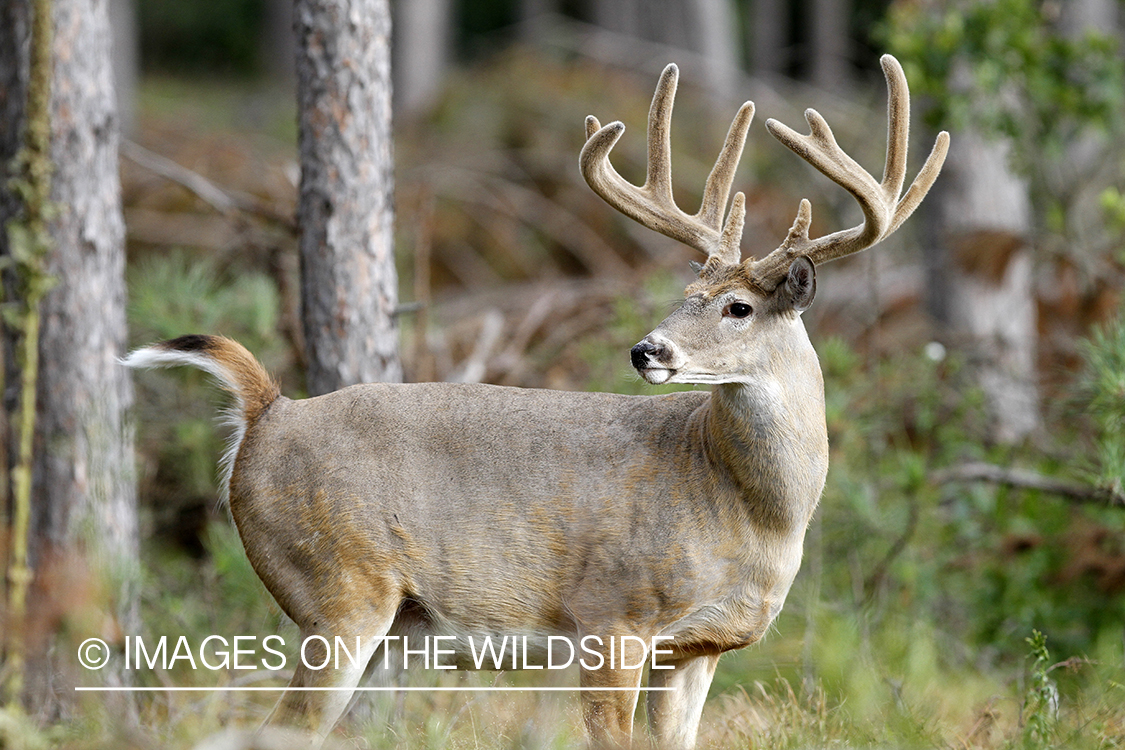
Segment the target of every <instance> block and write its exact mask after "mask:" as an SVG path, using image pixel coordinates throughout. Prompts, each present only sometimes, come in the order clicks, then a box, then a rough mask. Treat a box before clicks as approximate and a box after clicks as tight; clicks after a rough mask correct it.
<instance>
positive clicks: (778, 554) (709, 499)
mask: <svg viewBox="0 0 1125 750" xmlns="http://www.w3.org/2000/svg"><path fill="white" fill-rule="evenodd" d="M882 65H883V71H884V73H885V75H886V79H887V85H888V88H889V107H888V109H889V118H888V119H889V130H890V133H889V137H888V144H887V163H886V171H885V174H884V177H883V180H882V182H879V181H876V180H875V179H874V178H873V177H872V176H871V175H870V174H868V173H867V172H866V171H865V170H864V169H863V168H861V167H860V166H859V165H858V164H856V162H855V161H853V160H852V159H851V158H850V157H848V156H847V155H846V154H845V153H844V152H843V151H842V150H841V149H840V147H839V146H838V145H837V144H836V141H835V139H834V138H833V135H832V132H831V131H830V130H829V128H828V125H827V124H826V123H825V121H824V119H823V118H821V116H820V115H819V114H817V113H816V112H815V111H813V110H811V109H810V110H808V111H807V112H806V115H805V117H806V119H807V120H808V123H809V126H810V127H811V131H812V132H811V135H807V136H804V135H799V134H797V133H796V132H794V131H793V130H790V129H789V128H787V127H786V126H784V125H782V124H780V123H778V122H775V121H773V120H769V121H767V122H766V127H767V128H768V129H769V131H770V132H771V133H773V135H774V136H776V137H777V138H778V139H779V140H780V141H781V142H782V143H784V144H785V145H786V146H788V147H789V148H791V149H792V150H793V151H795V152H796V153H797V154H798V155H800V156H801V157H802V158H804V159H805V160H807V161H808V162H809V163H811V164H812V165H813V166H815V167H816V168H817V169H819V170H820V171H821V172H823V173H824V174H825V175H827V176H828V177H829V178H831V179H832V180H834V181H835V182H837V183H839V184H840V185H841V186H842V187H843V188H845V189H846V190H848V191H849V192H850V193H852V195H854V196H855V198H856V199H857V200H858V201H859V204H860V206H861V207H862V209H863V216H864V219H863V223H862V224H860V225H859V226H857V227H854V228H852V229H847V230H844V231H840V232H836V233H834V234H830V235H828V236H825V237H821V238H819V239H810V238H809V234H808V232H809V223H810V218H811V215H810V207H809V203H808V201H801V204H800V208H799V209H798V211H797V219H796V221H795V222H794V224H793V227H792V229H790V230H789V234H788V236H787V237H786V238H785V240H784V241H783V242H782V243H781V246H780V247H778V248H777V249H776V250H774V251H773V252H772V253H770V254H769V255H767V256H766V257H764V258H762V259H760V260H754V259H747V260H742V258H741V252H740V249H739V243H740V237H741V233H742V226H743V220H744V214H745V199H744V197H743V194H742V193H737V194H736V195H735V196H734V199H733V201H732V202H731V207H730V211H729V213H727V214H726V220H725V221H724V213H725V211H726V207H727V202H728V196H729V193H730V189H731V183H732V181H733V179H734V174H735V170H736V167H737V165H738V161H739V158H740V155H741V152H742V147H743V143H744V141H745V138H746V132H747V129H748V128H749V126H750V121H751V118H752V117H753V113H754V108H753V105H752V104H751V103H750V102H747V103H746V104H744V105H743V106H742V108H741V109H740V110H739V112H738V114H737V116H736V117H735V119H734V123H733V125H732V126H731V128H730V132H729V134H728V135H727V139H726V143H725V145H724V146H723V149H722V152H721V154H720V155H719V158H718V161H717V162H716V164H715V167H714V170H713V171H712V172H711V175H710V177H709V178H708V179H707V184H706V189H705V191H704V195H703V205H702V208H700V210H699V212H698V213H697V214H695V215H693V216H689V215H687V214H686V213H684V212H683V211H681V210H680V209H679V208H677V206H676V204H675V203H674V202H673V200H672V184H671V180H672V177H671V166H670V164H669V154H670V148H669V123H670V120H671V115H672V100H673V97H674V95H675V91H676V79H677V75H678V73H677V69H676V67H675V66H674V65H669V66H668V67H667V68H666V69H665V70H664V73H663V75H662V76H661V77H660V82H659V84H658V85H657V89H656V95H655V96H654V98H653V101H652V109H651V110H650V112H649V122H648V175H647V179H646V181H645V184H644V186H642V187H636V186H634V185H632V184H630V183H628V182H627V181H625V180H624V179H622V178H621V176H620V175H618V174H617V172H616V171H614V169H613V167H612V166H610V164H609V160H608V155H609V152H610V149H612V148H613V145H614V144H615V143H616V142H617V140H618V139H619V138H620V137H621V134H622V132H623V131H624V126H623V125H622V124H621V123H620V122H614V123H610V124H609V125H606V126H605V127H602V126H601V125H600V124H599V123H598V121H597V120H596V119H595V118H593V117H590V118H588V119H587V120H586V136H587V141H586V145H585V147H584V148H583V149H582V155H581V169H582V174H583V175H584V176H585V178H586V180H587V182H589V184H590V186H591V187H592V188H593V189H594V191H595V192H597V193H598V195H600V196H602V198H604V199H605V200H606V201H607V202H609V203H610V205H612V206H614V207H616V208H617V209H619V210H620V211H622V212H624V213H625V214H627V215H628V216H630V217H632V218H633V219H636V220H637V221H639V222H640V223H641V224H643V225H645V226H647V227H651V228H652V229H655V230H657V231H659V232H662V233H664V234H666V235H668V236H669V237H673V238H675V239H677V240H680V241H681V242H683V243H685V244H687V245H689V246H691V247H693V248H695V249H696V250H698V251H700V252H701V253H703V254H704V256H705V257H706V261H705V262H704V263H703V264H702V265H700V266H698V279H697V280H696V281H695V282H694V283H692V284H691V285H690V286H689V287H688V288H687V291H686V293H685V296H686V299H685V300H684V302H683V304H682V306H681V307H680V308H679V309H678V310H677V311H676V312H674V313H672V314H671V315H670V316H669V317H668V318H667V319H666V320H665V321H664V322H663V323H661V324H660V325H659V326H658V327H657V328H656V330H654V331H653V332H652V333H650V334H648V335H647V336H645V337H644V339H643V340H642V341H641V342H640V343H639V344H637V345H636V346H635V347H633V350H632V362H633V366H634V367H635V368H636V369H637V371H638V372H639V373H640V375H641V376H642V377H643V378H644V379H645V380H647V381H648V382H650V383H707V384H711V385H712V386H713V388H712V389H711V390H710V392H699V391H696V392H689V393H675V394H670V395H661V396H622V395H614V394H608V393H564V392H555V391H545V390H526V389H519V388H504V387H498V386H490V385H454V384H444V383H420V384H413V385H388V384H378V383H375V384H370V385H358V386H354V387H351V388H345V389H343V390H341V391H338V392H336V393H331V394H328V395H325V396H320V397H317V398H310V399H307V400H303V401H291V400H289V399H288V398H285V397H284V396H282V395H280V393H279V391H278V388H277V386H276V385H275V384H274V383H273V381H272V380H271V379H270V377H269V375H268V374H267V373H266V372H265V371H264V370H263V368H262V366H261V365H260V364H259V363H258V362H257V361H256V360H255V359H254V358H253V357H252V356H251V355H250V354H249V353H248V352H247V351H246V350H245V349H244V348H243V347H242V346H240V345H239V344H237V343H235V342H233V341H230V340H228V339H224V338H218V337H214V336H185V337H183V338H179V339H175V340H172V341H166V342H163V343H159V344H154V345H152V346H149V347H145V348H143V349H139V350H137V351H135V352H133V353H132V354H131V355H130V356H129V357H128V358H127V360H125V361H126V364H128V365H130V366H133V367H151V366H170V365H180V364H186V365H194V366H196V367H199V368H201V369H203V370H206V371H207V372H209V373H211V374H212V375H213V376H215V377H216V378H217V379H218V380H219V381H220V382H221V383H222V385H223V386H224V387H225V388H227V389H228V390H229V391H230V392H231V393H232V394H234V397H235V399H236V400H237V407H236V410H235V412H234V416H235V423H236V432H235V435H234V440H233V443H232V445H231V449H230V451H229V452H228V453H227V455H226V457H225V458H224V467H225V473H226V480H227V483H228V486H229V497H230V510H231V513H232V515H233V516H234V521H235V523H236V524H237V526H238V531H239V534H240V535H241V537H242V542H243V544H244V545H245V547H246V554H247V556H248V557H249V559H250V562H251V563H252V564H253V566H254V569H255V570H256V571H257V573H258V575H259V576H261V578H262V581H263V582H264V583H265V585H266V587H267V588H268V589H269V591H270V592H271V593H272V594H273V596H274V598H276V599H277V602H278V604H280V605H281V608H282V609H283V610H284V611H285V613H286V614H287V615H289V617H291V618H292V619H293V621H294V622H296V624H297V625H298V626H299V627H300V631H301V635H302V637H303V638H309V637H311V636H318V635H319V636H323V637H325V638H326V639H327V640H328V642H333V639H334V638H335V637H336V636H340V637H342V638H343V639H344V641H345V642H346V643H348V644H352V643H354V642H355V638H356V637H359V638H361V643H362V644H363V648H362V654H361V658H360V659H359V663H358V664H353V663H351V662H347V661H345V662H343V663H341V667H340V668H339V669H335V668H331V666H329V667H328V668H325V669H319V670H317V669H312V668H309V667H307V666H305V665H303V664H302V665H300V666H298V667H297V669H296V672H295V674H294V675H293V679H292V682H291V683H290V689H289V690H287V691H286V692H285V693H284V694H283V696H282V698H281V700H280V701H279V703H278V705H277V707H276V708H275V710H274V712H273V714H272V715H271V716H270V718H269V719H268V721H269V722H271V723H282V724H298V725H304V726H308V727H310V728H312V729H313V730H314V731H315V732H318V733H319V734H320V735H321V736H323V735H325V734H327V733H328V732H329V731H330V730H331V728H332V727H333V725H334V724H335V722H336V721H337V719H338V718H339V716H340V714H341V713H342V712H343V710H344V709H345V707H346V706H347V704H348V702H349V700H350V698H351V693H352V690H353V689H354V688H355V686H356V685H357V683H358V682H359V680H360V679H361V677H362V674H363V671H364V667H363V664H364V663H366V662H367V660H368V659H370V657H371V656H372V655H373V654H374V652H375V650H376V648H377V647H378V645H379V643H380V638H381V637H383V636H385V635H387V634H388V633H391V634H406V635H407V636H409V637H410V638H412V639H414V638H416V639H419V640H418V641H417V643H421V640H420V639H421V638H422V637H423V636H424V635H427V634H428V635H438V636H447V639H446V640H444V641H442V648H444V649H453V650H454V651H455V654H454V655H452V656H446V657H445V658H446V660H447V661H448V662H449V663H454V662H456V663H457V664H458V666H459V667H472V666H474V665H473V664H472V663H471V662H472V661H473V655H474V654H473V651H472V649H471V647H470V640H469V639H470V637H472V638H473V639H475V641H474V643H476V644H478V645H479V644H480V643H481V642H482V640H483V639H484V638H485V637H487V636H491V637H492V638H493V639H494V643H499V642H500V639H502V638H503V637H504V636H509V637H512V638H513V641H514V640H515V639H519V638H523V637H526V638H527V643H528V648H529V652H528V654H526V655H524V656H521V658H525V657H526V658H528V659H529V660H530V661H531V662H532V663H535V662H536V661H538V662H540V663H541V662H542V660H543V659H544V658H545V657H546V655H547V654H546V653H545V652H546V647H547V646H548V645H551V644H554V645H555V646H558V645H560V641H561V640H562V639H561V638H559V637H565V638H566V639H569V643H570V646H571V647H572V648H574V649H575V650H576V651H577V652H578V653H579V654H581V655H584V656H587V658H586V659H585V660H584V664H583V665H582V666H581V668H580V675H581V676H580V686H581V687H582V688H583V691H582V693H581V701H582V709H583V715H584V719H585V724H586V729H587V732H588V735H589V738H590V741H591V742H592V744H594V745H597V746H622V745H628V744H629V741H630V737H631V733H632V724H633V713H634V709H635V707H636V702H637V696H638V689H639V688H640V686H641V683H642V678H643V674H644V672H645V669H646V666H647V664H646V657H647V659H648V660H649V661H655V664H656V666H658V667H665V668H663V669H661V668H653V669H650V670H649V679H648V684H649V687H650V688H672V689H671V690H653V691H650V692H648V694H647V702H648V720H649V723H650V727H651V731H652V734H653V736H654V741H655V743H656V744H657V745H658V746H660V747H690V746H692V745H693V743H694V741H695V735H696V730H697V728H698V725H699V720H700V715H701V713H702V711H703V702H704V699H705V697H706V695H707V689H708V685H709V684H710V682H711V678H712V675H713V674H714V671H715V665H716V664H717V663H718V660H719V656H720V655H721V654H722V653H723V652H724V651H729V650H731V649H736V648H742V647H743V646H747V645H749V644H751V643H754V642H756V641H757V640H758V639H760V638H761V637H762V635H763V634H764V633H765V632H766V629H767V628H768V627H769V625H770V622H771V621H772V620H773V619H774V618H775V617H776V616H777V613H778V612H779V611H780V610H781V607H782V604H783V603H784V601H785V597H786V594H787V593H788V591H789V587H790V584H792V582H793V578H794V576H795V575H796V574H797V569H798V567H799V566H800V563H801V549H802V545H803V542H804V537H805V529H806V527H807V526H808V523H809V520H810V518H811V516H812V514H813V511H814V509H815V508H816V505H817V502H818V500H819V498H820V494H821V491H822V489H823V487H824V480H825V474H826V472H827V469H828V438H827V435H826V430H825V417H824V385H823V380H822V378H821V372H820V367H819V363H818V361H817V357H816V353H815V352H814V351H813V347H812V345H811V344H810V343H809V338H808V335H807V334H806V333H805V328H804V326H803V324H802V322H801V315H800V314H801V311H803V310H804V309H806V308H807V307H808V306H809V304H810V303H811V302H812V299H813V294H814V292H815V290H816V280H815V271H814V268H815V265H816V264H818V263H823V262H825V261H829V260H832V259H834V258H839V257H841V256H844V255H848V254H850V253H855V252H858V251H860V250H863V249H864V248H867V247H870V246H871V245H873V244H875V243H876V242H878V241H879V240H881V239H883V238H884V237H886V236H887V235H888V234H890V233H891V232H893V231H894V230H895V229H896V228H897V227H898V226H899V225H900V224H901V223H902V222H903V221H904V220H905V219H906V218H907V217H908V216H909V215H910V213H911V212H912V211H913V210H914V209H915V207H917V205H918V204H919V202H920V201H921V200H922V198H923V196H924V195H925V194H926V191H927V190H928V189H929V187H930V185H931V184H932V183H933V181H934V179H935V178H936V177H937V174H938V171H939V170H940V168H941V164H942V161H943V160H944V157H945V153H946V150H947V147H948V136H947V135H946V134H945V133H942V134H941V135H939V136H938V139H937V143H936V145H935V146H934V149H933V151H932V152H931V154H930V156H929V158H928V159H927V160H926V163H925V165H924V166H923V167H922V170H921V172H920V174H919V175H918V177H917V179H916V180H915V181H914V183H913V185H912V186H911V187H910V189H909V190H908V191H907V192H906V194H905V196H903V197H902V198H901V199H900V197H899V196H900V193H901V192H902V187H903V181H904V177H905V173H906V156H907V130H908V121H909V102H908V92H907V85H906V79H905V77H904V75H903V73H902V69H901V67H900V66H899V64H898V63H897V61H895V60H894V58H892V57H890V56H889V55H888V56H884V57H883V59H882ZM548 636H555V637H556V639H558V640H554V641H548ZM626 636H628V637H629V638H623V637H626ZM656 636H660V637H661V638H659V639H657V640H655V641H654V637H656ZM417 643H416V646H415V647H417ZM563 643H564V644H565V642H563ZM642 643H643V644H645V646H644V647H643V648H642V646H641V645H640V644H642ZM653 644H656V647H657V648H658V649H659V650H656V649H654V648H653ZM623 645H624V646H625V650H626V651H627V652H629V653H628V656H629V658H628V659H626V660H625V663H624V667H622V666H621V665H622V660H621V656H622V654H621V653H620V651H621V649H622V646H623ZM611 647H615V648H617V649H618V653H616V654H614V655H613V657H614V658H613V660H612V661H611V654H610V649H611ZM644 649H649V651H648V652H647V653H645V652H644ZM594 652H597V654H598V657H599V658H595V656H594ZM653 652H655V653H653ZM315 661H316V662H319V661H320V659H319V658H318V659H316V660H315ZM599 661H600V662H601V663H600V665H599ZM611 665H612V667H611ZM521 666H522V664H521ZM324 687H333V688H343V690H340V691H310V690H304V691H302V690H294V689H293V688H324ZM606 688H613V690H607V689H606Z"/></svg>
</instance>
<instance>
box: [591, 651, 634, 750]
mask: <svg viewBox="0 0 1125 750" xmlns="http://www.w3.org/2000/svg"><path fill="white" fill-rule="evenodd" d="M598 650H600V649H598ZM602 656H603V658H604V663H603V664H602V666H601V668H599V669H586V668H585V667H584V668H583V669H582V672H581V677H580V685H581V687H582V688H583V690H582V719H583V721H584V723H585V725H586V736H587V738H588V740H589V745H590V747H591V748H597V750H611V749H612V750H619V749H620V748H628V747H630V746H631V742H632V738H633V714H634V713H635V712H636V710H637V695H638V694H639V691H640V687H641V678H642V677H643V676H644V667H645V654H644V653H643V651H642V650H638V652H637V653H635V654H634V653H622V654H619V655H618V656H617V657H615V658H617V659H618V664H622V663H624V664H626V665H629V666H631V665H633V664H637V665H639V666H637V667H635V668H631V669H630V668H617V669H614V668H613V667H611V661H610V656H611V654H610V651H609V648H608V647H607V648H606V649H605V650H604V652H603V653H602ZM614 666H616V665H614ZM588 688H592V689H588ZM597 688H601V689H600V690H599V689H597ZM606 688H612V689H608V690H607V689H606Z"/></svg>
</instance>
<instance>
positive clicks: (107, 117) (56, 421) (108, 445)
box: [0, 0, 139, 719]
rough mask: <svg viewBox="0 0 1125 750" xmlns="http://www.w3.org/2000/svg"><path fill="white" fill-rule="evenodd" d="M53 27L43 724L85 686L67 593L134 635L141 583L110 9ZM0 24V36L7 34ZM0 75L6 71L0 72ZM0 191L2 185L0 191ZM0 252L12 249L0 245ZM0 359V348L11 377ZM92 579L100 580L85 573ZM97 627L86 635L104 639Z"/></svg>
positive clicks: (100, 5) (38, 613)
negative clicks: (125, 361) (104, 594)
mask: <svg viewBox="0 0 1125 750" xmlns="http://www.w3.org/2000/svg"><path fill="white" fill-rule="evenodd" d="M15 5H27V0H14V2H9V3H7V7H6V8H5V13H10V12H12V10H13V6H15ZM15 12H16V15H17V17H18V18H19V19H20V21H19V25H18V28H20V29H23V28H25V26H23V24H24V23H25V21H26V19H27V18H29V13H28V11H27V10H26V8H25V9H21V10H17V11H15ZM53 18H54V41H53V48H52V58H53V74H52V77H51V100H50V160H51V162H52V168H53V172H52V174H51V177H50V180H51V193H50V200H51V203H52V205H53V207H54V209H55V214H54V216H53V217H52V218H51V219H50V220H49V223H48V230H49V234H50V238H51V242H52V247H51V250H50V252H49V254H48V255H47V259H46V270H47V272H48V273H49V274H50V275H51V276H52V277H53V278H54V279H55V282H56V285H55V286H54V287H53V288H52V289H51V290H50V291H49V292H48V293H47V294H46V296H45V297H44V298H43V301H42V304H41V306H40V310H41V321H42V323H41V330H40V335H39V346H38V348H39V378H38V382H37V389H36V399H37V404H38V409H37V418H36V423H35V437H34V465H33V472H32V482H31V488H32V489H31V492H32V514H31V538H30V545H29V562H30V564H31V568H32V570H33V572H34V576H35V577H34V580H33V582H32V592H31V595H30V597H29V599H28V606H29V612H28V618H29V620H28V628H27V633H28V637H29V641H28V644H27V645H28V646H29V648H30V652H29V656H30V661H29V663H28V672H27V681H26V683H25V700H26V701H27V703H28V705H29V706H30V707H31V708H32V709H33V710H34V711H35V712H36V713H38V714H39V715H40V716H41V717H43V718H47V719H52V718H55V717H57V716H58V715H59V714H60V713H61V711H62V710H63V708H64V706H65V705H66V704H67V703H69V702H70V701H72V700H73V696H74V693H73V690H72V685H73V684H74V682H75V680H82V681H84V682H87V683H88V682H89V681H90V674H89V673H85V672H76V671H75V670H74V666H73V661H72V660H73V654H74V653H75V649H76V648H77V642H74V643H73V644H72V643H71V642H70V640H69V638H73V637H85V635H87V634H83V633H80V632H72V633H71V634H70V635H69V636H67V638H68V639H63V636H62V635H61V633H63V632H66V631H67V630H68V622H67V618H68V617H69V616H72V615H73V614H74V613H73V611H72V608H73V605H74V602H75V598H76V597H89V596H90V595H92V594H96V592H98V591H99V590H100V589H101V586H102V584H103V583H104V582H108V584H109V587H110V588H109V592H108V593H109V599H110V602H109V604H108V607H109V609H110V612H109V615H110V616H109V617H106V616H105V614H103V615H101V619H102V620H105V621H108V622H113V623H114V625H115V626H116V628H115V629H116V630H117V632H118V633H128V632H130V631H135V628H136V626H137V621H138V617H137V594H138V586H139V575H138V572H139V565H138V531H137V512H136V494H135V478H134V460H133V447H132V443H133V434H132V428H131V425H130V423H129V420H128V417H127V413H128V410H129V408H130V406H131V404H132V383H131V380H130V379H129V378H128V376H127V373H126V372H125V371H124V369H123V368H122V367H120V366H119V365H118V364H117V358H118V357H120V356H121V355H123V354H124V352H125V345H126V323H125V283H124V270H125V251H124V234H125V233H124V222H123V219H122V213H121V189H120V183H119V180H118V172H117V152H118V137H119V136H118V121H117V114H116V102H115V98H114V86H113V67H112V61H111V52H110V22H109V16H108V8H107V4H106V3H105V2H96V1H95V0H55V2H54V3H53ZM3 26H4V29H3V31H0V34H3V35H7V34H8V33H11V29H10V28H9V27H7V24H3ZM20 33H22V32H20ZM17 42H18V43H16V44H13V45H11V46H9V44H8V43H7V40H4V42H3V43H0V48H2V49H3V50H4V53H3V54H4V55H8V54H12V52H13V51H14V50H16V51H18V52H17V54H19V55H21V56H24V60H21V61H17V64H16V66H15V68H14V69H15V70H19V71H21V75H26V70H27V63H26V55H27V45H26V44H25V43H24V42H23V41H22V39H21V40H17ZM5 62H7V61H5ZM0 67H2V68H3V70H5V72H6V74H7V72H10V70H12V69H11V68H9V67H8V66H7V65H4V66H0ZM5 83H6V84H7V83H8V82H7V81H6V82H5ZM7 93H8V92H5V94H7ZM16 109H17V107H16V106H15V105H14V103H12V102H7V101H6V102H5V103H4V107H3V115H4V116H5V117H6V118H7V117H14V118H16V119H11V120H6V121H5V122H4V123H2V124H0V130H3V131H4V132H5V133H16V132H22V131H23V129H24V128H23V122H24V120H25V117H26V110H25V109H23V108H19V112H18V113H17V112H16ZM4 147H5V148H8V144H7V143H6V142H5V143H4ZM8 163H9V162H8V161H7V160H5V166H7V164H8ZM6 186H7V181H6V180H5V183H4V186H3V187H0V192H3V191H5V190H6V189H7V188H6ZM0 206H2V207H3V209H4V210H5V215H4V216H3V217H0V218H3V219H4V220H8V219H10V218H12V214H11V213H9V211H11V210H12V209H13V208H16V210H19V205H18V203H17V202H13V201H12V200H11V196H7V197H6V198H5V200H4V201H3V202H2V203H0ZM0 243H4V244H3V245H0V252H3V253H8V252H10V248H9V247H8V245H7V239H6V237H5V238H4V239H0ZM9 288H10V287H9ZM11 355H12V353H11V351H10V350H9V351H8V352H6V358H7V359H9V367H8V371H9V372H11V371H12V369H13V367H14V366H13V365H12V364H11ZM86 571H92V573H85V572H86ZM84 573H85V575H84ZM103 574H105V575H106V576H107V578H105V579H104V581H103V580H99V578H97V577H96V576H100V575H103ZM101 603H102V602H100V601H99V604H101ZM95 621H97V620H96V619H95ZM76 623H77V624H79V625H82V626H84V627H88V621H84V620H81V619H79V620H77V621H72V622H70V623H69V624H70V626H71V627H70V629H71V630H76V628H74V625H75V624H76ZM102 627H103V629H102V630H99V631H98V632H97V633H96V635H100V636H102V637H105V635H106V634H107V631H106V630H105V628H104V625H103V626H102ZM33 636H34V640H30V639H31V638H32V637H33ZM99 679H107V680H108V681H109V682H110V683H114V682H118V681H119V680H120V675H117V676H116V677H115V676H114V675H113V674H108V673H99Z"/></svg>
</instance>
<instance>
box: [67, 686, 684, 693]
mask: <svg viewBox="0 0 1125 750" xmlns="http://www.w3.org/2000/svg"><path fill="white" fill-rule="evenodd" d="M74 689H75V691H76V692H86V693H177V692H179V693H202V692H222V693H271V692H272V693H280V692H282V691H284V690H290V691H293V692H349V693H351V692H356V693H361V692H362V693H407V692H431V693H455V692H502V693H519V692H544V693H549V692H556V693H558V692H571V693H577V692H588V693H593V692H602V693H605V692H624V691H633V690H637V691H640V692H642V693H644V692H650V691H652V692H658V691H664V690H675V689H676V688H673V687H642V688H631V687H356V688H346V687H76V688H74Z"/></svg>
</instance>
